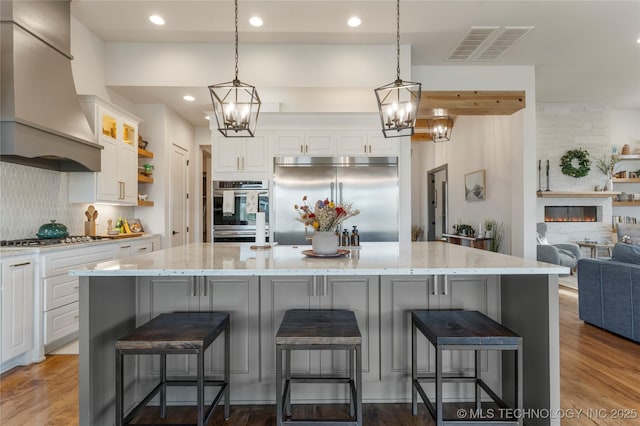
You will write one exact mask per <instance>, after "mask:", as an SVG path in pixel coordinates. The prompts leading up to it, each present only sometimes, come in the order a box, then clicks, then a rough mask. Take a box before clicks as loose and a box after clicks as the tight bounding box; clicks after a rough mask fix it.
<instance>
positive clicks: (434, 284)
mask: <svg viewBox="0 0 640 426" xmlns="http://www.w3.org/2000/svg"><path fill="white" fill-rule="evenodd" d="M431 295H432V296H437V295H438V275H434V276H433V292H432V293H431Z"/></svg>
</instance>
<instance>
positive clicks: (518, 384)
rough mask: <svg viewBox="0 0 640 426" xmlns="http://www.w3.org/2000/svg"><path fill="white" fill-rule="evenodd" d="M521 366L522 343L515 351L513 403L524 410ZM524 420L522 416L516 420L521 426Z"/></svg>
mask: <svg viewBox="0 0 640 426" xmlns="http://www.w3.org/2000/svg"><path fill="white" fill-rule="evenodd" d="M523 367H524V366H523V364H522V343H521V344H520V345H519V346H518V349H517V350H516V398H515V402H516V404H518V405H517V408H518V409H519V410H522V409H523V408H524V405H523V401H522V369H523ZM523 422H524V420H523V418H522V416H520V418H519V419H518V425H520V426H522V425H523V424H524V423H523Z"/></svg>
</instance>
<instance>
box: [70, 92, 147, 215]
mask: <svg viewBox="0 0 640 426" xmlns="http://www.w3.org/2000/svg"><path fill="white" fill-rule="evenodd" d="M79 99H80V104H81V105H82V107H83V110H84V112H85V115H86V116H87V120H88V121H89V124H90V125H91V128H92V129H93V132H94V136H95V138H96V140H97V142H98V143H99V144H100V145H102V147H103V150H102V153H101V161H100V164H101V170H100V172H96V173H84V172H83V173H70V174H69V201H71V202H102V203H108V204H116V205H128V206H135V205H137V201H138V149H137V146H138V124H139V123H140V121H141V120H140V119H139V118H138V117H136V116H134V115H132V114H130V113H129V112H127V111H125V110H123V109H122V108H120V107H118V106H116V105H113V104H111V103H109V102H107V101H105V100H103V99H101V98H99V97H97V96H84V95H83V96H80V97H79Z"/></svg>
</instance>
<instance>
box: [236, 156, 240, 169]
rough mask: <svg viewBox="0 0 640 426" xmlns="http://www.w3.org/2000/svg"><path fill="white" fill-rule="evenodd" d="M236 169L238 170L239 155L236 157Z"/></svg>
mask: <svg viewBox="0 0 640 426" xmlns="http://www.w3.org/2000/svg"><path fill="white" fill-rule="evenodd" d="M236 170H238V171H239V170H240V157H236Z"/></svg>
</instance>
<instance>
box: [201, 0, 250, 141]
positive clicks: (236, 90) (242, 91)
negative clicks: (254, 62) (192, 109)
mask: <svg viewBox="0 0 640 426" xmlns="http://www.w3.org/2000/svg"><path fill="white" fill-rule="evenodd" d="M235 11H236V14H235V25H236V56H235V60H236V67H235V72H236V74H235V78H234V79H233V81H228V82H226V83H220V84H214V85H212V86H209V92H210V93H211V101H212V102H213V110H214V112H215V116H216V121H217V122H218V130H219V131H220V133H222V134H223V135H224V136H225V137H227V138H234V137H254V136H255V129H256V123H257V121H258V114H259V113H260V105H261V102H260V97H259V96H258V92H257V91H256V88H255V87H254V86H251V85H249V84H246V83H243V82H241V81H240V80H238V0H235Z"/></svg>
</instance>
